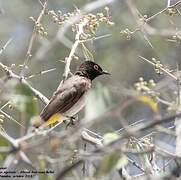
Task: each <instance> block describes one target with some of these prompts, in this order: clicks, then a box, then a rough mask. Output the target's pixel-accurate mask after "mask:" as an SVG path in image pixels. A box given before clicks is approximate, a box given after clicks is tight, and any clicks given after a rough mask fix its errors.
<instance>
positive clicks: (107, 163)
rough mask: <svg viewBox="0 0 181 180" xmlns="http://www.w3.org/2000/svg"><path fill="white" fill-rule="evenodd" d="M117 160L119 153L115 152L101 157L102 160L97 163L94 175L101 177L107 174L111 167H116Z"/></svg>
mask: <svg viewBox="0 0 181 180" xmlns="http://www.w3.org/2000/svg"><path fill="white" fill-rule="evenodd" d="M119 159H120V152H119V151H117V150H116V151H113V152H111V153H110V154H107V155H105V156H103V158H102V159H101V161H100V162H99V165H98V168H97V170H96V173H95V175H96V176H102V175H105V174H107V173H109V172H110V171H111V170H112V169H113V167H115V166H116V165H117V162H118V160H119Z"/></svg>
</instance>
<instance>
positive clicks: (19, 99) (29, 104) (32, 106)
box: [11, 84, 37, 116]
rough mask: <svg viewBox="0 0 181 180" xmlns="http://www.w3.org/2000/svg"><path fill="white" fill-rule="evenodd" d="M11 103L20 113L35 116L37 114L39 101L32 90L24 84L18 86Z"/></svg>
mask: <svg viewBox="0 0 181 180" xmlns="http://www.w3.org/2000/svg"><path fill="white" fill-rule="evenodd" d="M11 103H12V105H13V106H15V107H16V108H17V109H18V110H19V111H20V112H24V113H27V114H29V115H30V116H35V115H36V114H37V99H36V98H35V97H34V94H33V92H32V91H31V90H30V88H29V87H28V86H26V85H23V84H17V85H16V86H15V87H14V91H13V94H12V97H11Z"/></svg>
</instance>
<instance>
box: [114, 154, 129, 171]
mask: <svg viewBox="0 0 181 180" xmlns="http://www.w3.org/2000/svg"><path fill="white" fill-rule="evenodd" d="M127 164H128V158H127V156H126V155H124V154H122V155H121V157H120V158H119V160H118V162H117V164H116V169H118V170H119V169H121V168H123V167H124V166H126V165H127Z"/></svg>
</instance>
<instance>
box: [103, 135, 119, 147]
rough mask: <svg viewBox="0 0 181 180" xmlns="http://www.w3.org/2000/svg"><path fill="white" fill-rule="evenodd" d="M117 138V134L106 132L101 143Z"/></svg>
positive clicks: (107, 142)
mask: <svg viewBox="0 0 181 180" xmlns="http://www.w3.org/2000/svg"><path fill="white" fill-rule="evenodd" d="M118 138H119V135H118V134H116V133H106V134H104V136H103V143H104V145H106V144H109V143H111V142H112V141H115V140H116V139H118Z"/></svg>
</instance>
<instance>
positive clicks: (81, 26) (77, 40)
mask: <svg viewBox="0 0 181 180" xmlns="http://www.w3.org/2000/svg"><path fill="white" fill-rule="evenodd" d="M87 23H88V20H87V19H85V20H84V21H83V22H82V23H80V24H79V26H78V32H77V34H76V36H75V43H74V44H73V46H72V49H71V51H70V54H69V56H68V58H67V59H66V62H65V70H64V74H63V77H64V80H65V79H66V78H67V77H68V74H69V72H70V63H71V61H72V57H73V55H74V53H75V51H76V49H77V47H78V45H79V43H80V36H81V35H82V33H83V32H84V27H85V26H86V24H87Z"/></svg>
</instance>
